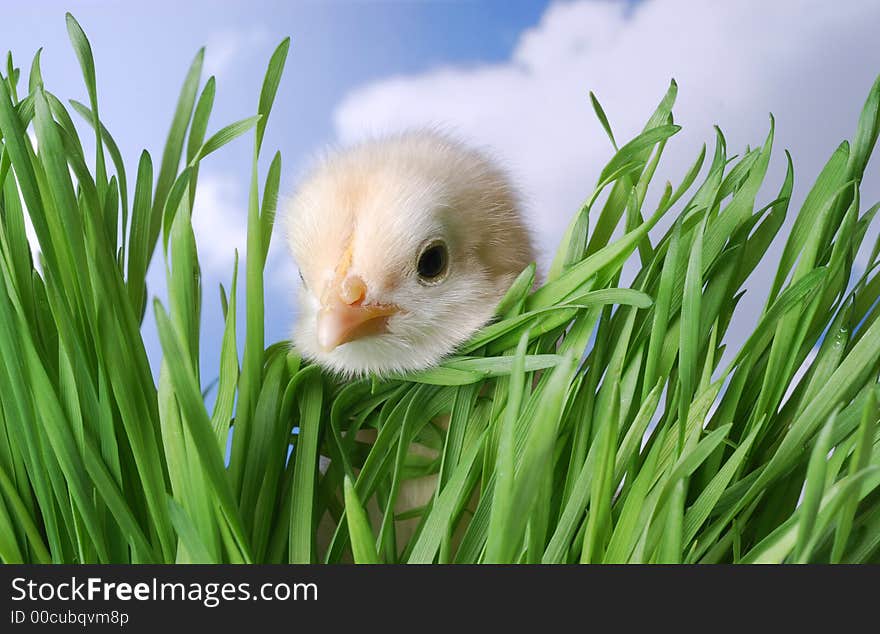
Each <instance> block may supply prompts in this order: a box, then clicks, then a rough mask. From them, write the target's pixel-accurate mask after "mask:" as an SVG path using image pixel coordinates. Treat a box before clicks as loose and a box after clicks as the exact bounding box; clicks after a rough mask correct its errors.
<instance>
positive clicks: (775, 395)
mask: <svg viewBox="0 0 880 634" xmlns="http://www.w3.org/2000/svg"><path fill="white" fill-rule="evenodd" d="M67 23H68V30H69V33H70V39H71V42H72V43H73V48H74V51H75V53H76V55H77V58H78V59H79V62H80V65H81V67H82V71H83V77H84V80H85V84H86V87H87V90H88V95H89V103H88V104H80V103H76V102H70V104H69V109H68V107H67V106H65V105H64V103H62V101H61V100H59V99H58V98H57V97H56V96H54V95H53V94H52V93H51V92H49V91H48V89H47V88H46V87H45V86H44V85H43V80H42V76H41V73H40V63H39V62H40V56H39V53H38V54H37V55H36V57H35V58H34V60H33V62H32V64H31V67H30V72H29V76H28V81H27V82H26V83H25V82H24V80H23V77H22V75H21V72H20V71H19V69H17V68H14V66H13V63H12V59H11V56H10V57H9V61H8V65H7V69H6V71H5V73H4V74H3V75H2V76H0V133H2V146H0V147H2V152H0V185H2V192H0V256H2V257H0V272H2V275H0V358H2V361H0V395H2V401H0V559H2V560H3V561H4V562H22V561H24V562H41V563H45V562H135V563H142V562H175V561H177V562H324V561H326V562H336V561H340V560H343V559H346V558H348V557H352V556H353V558H354V559H355V560H356V561H361V562H375V561H380V562H529V563H532V562H548V563H557V562H590V563H593V562H731V561H732V562H805V561H811V562H872V561H873V562H876V561H880V494H878V491H877V488H878V485H880V445H878V431H880V429H878V424H877V423H878V412H880V410H878V405H877V398H878V390H880V386H878V384H877V380H878V371H880V323H878V320H877V317H878V314H880V304H878V302H877V299H878V296H880V275H878V274H877V263H878V260H880V244H875V245H874V248H873V250H872V251H871V254H870V259H869V262H868V264H867V267H865V269H864V270H862V269H861V268H860V267H856V266H855V258H856V254H857V252H858V251H859V248H860V246H861V244H862V242H863V240H864V238H865V235H866V231H867V229H868V225H869V224H870V222H871V220H872V219H873V217H874V215H875V214H876V212H877V210H878V206H877V205H875V206H873V207H870V208H867V209H866V208H865V206H864V205H863V203H862V202H861V200H860V198H859V183H860V181H861V179H862V176H863V174H864V171H865V166H866V163H867V161H868V158H869V155H870V153H871V151H872V149H873V147H874V145H875V142H876V140H877V136H878V127H880V114H878V107H880V82H878V83H877V84H875V85H874V87H873V88H872V90H871V93H870V95H869V97H868V100H867V102H866V104H865V107H864V110H863V113H862V116H861V118H860V120H859V122H858V127H857V128H856V133H855V136H854V138H853V141H852V143H846V142H844V143H842V144H841V145H840V146H839V147H838V148H837V150H836V151H835V152H834V154H833V155H832V156H831V158H830V159H829V161H828V163H827V164H826V166H825V168H824V169H823V170H822V172H821V174H819V176H818V178H817V179H816V182H815V184H814V185H813V187H812V189H811V190H810V193H809V195H808V196H807V198H806V200H805V201H804V203H803V205H802V207H801V209H800V210H799V211H797V212H796V216H795V220H794V223H793V225H792V229H791V232H790V234H789V235H788V238H787V240H786V242H785V247H784V250H783V251H782V255H781V257H780V258H779V262H778V267H777V271H776V274H775V277H774V280H773V283H772V285H771V287H770V288H769V289H765V290H766V292H767V300H766V306H765V308H764V310H763V312H762V313H761V315H760V319H759V323H758V326H757V327H756V329H755V331H754V332H753V333H752V334H751V336H750V337H749V338H748V339H747V340H746V341H729V342H727V343H725V335H726V333H727V329H728V326H729V324H730V322H731V319H732V317H733V315H734V312H735V311H736V309H737V306H738V305H739V300H740V299H741V298H742V294H743V290H742V287H743V284H744V282H745V280H746V278H748V277H749V275H750V273H751V272H752V271H753V270H754V269H755V267H756V266H757V265H758V263H759V262H760V261H761V260H762V259H766V258H767V257H769V256H768V248H769V246H770V244H771V242H772V241H773V239H774V237H775V236H776V235H777V233H779V231H780V229H781V228H782V227H783V223H784V221H785V218H786V216H787V214H788V212H789V200H790V196H791V192H792V184H793V171H792V165H791V160H790V158H789V161H788V172H787V175H786V177H785V179H784V181H783V183H782V184H781V186H780V187H779V190H778V193H777V194H775V195H773V196H772V200H771V201H770V202H769V203H767V204H763V203H759V202H756V201H757V200H758V194H759V191H761V186H762V184H763V181H764V177H765V173H766V170H767V166H768V162H769V159H770V152H771V148H772V145H773V124H772V120H771V124H770V132H769V134H768V136H767V138H766V141H765V142H764V143H763V145H762V146H760V147H756V148H753V149H747V150H746V152H744V153H743V154H741V155H739V156H729V155H728V151H727V144H726V142H725V139H724V137H723V136H722V134H721V132H720V131H718V133H717V136H716V139H715V143H714V149H713V150H712V151H711V152H710V153H709V154H707V152H706V150H705V148H704V150H703V151H702V152H701V153H700V155H699V156H698V157H697V159H696V161H695V162H694V164H693V167H692V168H691V169H690V170H689V171H688V172H687V174H685V175H684V177H683V178H682V180H681V182H680V183H678V184H677V185H675V186H673V185H671V184H669V183H667V184H666V185H665V187H664V188H663V189H662V195H661V196H660V198H659V204H658V205H657V206H656V208H654V207H653V206H652V207H651V208H648V207H647V205H646V200H647V198H648V196H647V194H648V190H649V186H650V185H651V181H652V178H653V176H654V173H655V170H656V167H657V165H658V162H659V161H660V160H661V157H662V154H663V151H664V148H665V146H666V144H667V143H668V142H670V140H671V139H672V137H673V136H674V135H675V133H676V132H677V131H678V130H679V127H678V126H677V125H674V124H673V120H672V106H673V102H674V100H675V96H676V90H677V88H676V86H675V84H674V83H673V84H672V85H671V86H670V88H669V91H668V92H667V94H666V95H665V97H664V98H663V100H662V101H661V102H660V104H659V105H658V107H657V109H656V111H655V112H654V114H653V115H652V116H651V118H650V120H649V121H648V123H647V124H646V126H645V128H644V131H643V132H642V133H641V134H639V135H638V136H636V137H635V138H634V139H632V140H631V141H629V142H627V143H625V144H622V145H620V146H619V149H617V148H618V145H617V143H616V141H615V139H614V136H613V134H612V131H611V128H610V126H609V125H608V123H607V121H608V119H607V117H606V116H605V114H604V113H603V112H602V110H601V107H600V106H599V104H598V101H596V100H595V99H593V105H594V107H595V109H596V111H597V115H598V118H599V120H600V123H601V124H602V125H603V126H604V128H605V129H606V131H607V133H608V136H609V137H610V139H611V141H612V144H613V145H614V148H615V152H614V154H613V156H612V158H611V159H610V160H609V162H608V164H607V166H606V167H605V169H603V170H602V172H601V174H600V175H599V179H598V184H597V186H596V188H595V190H594V191H593V192H592V193H591V194H590V195H589V198H588V200H587V203H586V204H585V205H584V206H583V208H582V209H581V210H580V211H579V212H578V213H577V214H576V215H575V217H574V219H573V221H572V224H571V226H570V228H569V230H568V231H567V233H566V235H565V238H564V240H563V242H562V244H561V246H560V248H559V252H558V254H557V256H556V258H555V259H554V261H553V264H552V267H551V268H550V270H549V272H548V274H547V276H546V283H545V284H544V285H543V286H541V287H540V288H538V289H537V290H535V291H532V290H531V287H532V281H533V279H534V269H533V268H530V269H528V270H526V271H524V272H523V274H522V275H521V276H520V278H519V279H518V281H517V282H516V283H515V284H514V286H513V288H511V290H510V292H509V293H508V295H507V297H506V298H505V299H504V301H503V302H502V303H501V305H500V306H499V308H498V320H497V321H496V322H495V323H493V324H491V325H490V326H488V327H486V328H484V329H483V330H482V331H481V332H479V333H478V334H476V335H475V336H474V338H473V340H472V341H471V342H470V343H469V344H467V345H466V346H465V347H464V348H463V349H461V350H460V351H459V352H458V354H457V356H455V357H452V358H450V359H448V360H447V361H446V362H445V363H444V364H443V365H442V366H440V367H437V368H434V369H431V370H428V371H425V372H421V373H418V374H415V375H412V376H408V377H401V378H398V379H394V380H386V381H378V380H369V379H368V380H361V381H355V382H350V383H340V382H338V381H337V380H335V379H334V378H332V377H328V376H325V375H323V374H322V373H321V372H320V370H319V369H318V368H317V367H315V366H312V365H308V364H306V363H303V362H302V361H301V359H300V358H299V356H298V355H297V353H296V351H295V350H293V349H291V348H290V347H289V345H288V344H287V343H286V342H280V343H276V344H273V345H270V346H268V347H266V346H265V341H264V332H263V302H264V297H263V267H264V265H265V261H266V253H267V249H268V246H269V241H270V238H271V236H272V229H273V220H274V216H275V207H276V202H277V196H278V187H279V176H280V171H281V161H280V157H279V155H278V154H276V155H275V157H274V160H273V161H272V162H271V166H270V167H269V169H268V173H267V174H266V175H265V178H264V179H263V178H261V174H259V173H258V164H259V161H258V159H259V157H260V154H261V151H262V150H263V141H264V133H265V130H266V125H267V121H268V117H269V114H270V111H271V109H272V102H273V99H274V96H275V92H276V89H277V87H278V84H279V81H280V78H281V73H282V70H283V67H284V63H285V59H286V57H287V52H288V41H287V40H285V41H284V42H282V43H281V45H280V46H279V47H278V49H277V50H276V52H275V54H274V55H273V56H272V58H271V60H270V62H269V66H268V71H267V73H266V78H265V81H264V84H263V89H262V92H261V94H260V97H259V101H258V102H257V108H256V112H255V116H254V117H252V118H249V119H246V120H244V121H241V122H238V123H233V124H231V125H229V126H226V127H222V128H220V129H219V130H218V131H217V132H215V133H213V134H208V128H209V127H213V126H209V117H210V114H211V109H212V105H213V101H214V80H213V78H210V79H208V80H207V81H206V82H205V83H204V84H202V83H201V71H202V52H199V54H198V55H197V56H196V58H195V60H194V61H193V63H192V66H191V67H190V70H189V72H188V74H187V76H186V80H185V82H184V86H183V90H182V91H181V94H180V97H179V100H178V105H177V110H176V113H175V115H174V120H173V122H172V125H171V129H170V132H169V135H168V140H167V143H166V146H165V149H164V152H163V154H162V158H161V161H160V162H159V165H158V168H157V169H155V168H154V164H153V160H152V158H151V156H150V154H149V153H147V152H144V153H143V154H141V156H140V160H139V162H138V165H137V169H136V172H135V173H134V174H127V173H126V171H125V164H124V161H123V159H122V157H121V156H120V152H119V150H118V148H117V146H116V144H115V143H114V141H113V138H112V137H111V136H110V133H109V131H108V130H107V129H106V128H105V127H104V124H103V123H102V121H101V119H100V117H99V107H98V100H97V92H96V88H95V86H96V80H95V65H94V61H93V58H92V53H91V48H90V45H89V42H88V40H87V39H86V37H85V35H84V33H83V31H82V30H81V29H80V27H79V25H78V24H77V23H76V21H75V20H74V19H73V18H72V17H71V16H69V15H68V16H67ZM71 111H73V112H74V113H75V114H76V115H79V118H80V119H81V120H82V124H81V126H80V128H79V129H78V128H77V127H76V126H75V125H74V123H73V120H72V117H71V114H70V112H71ZM28 130H33V133H34V134H35V138H36V144H35V143H33V142H32V140H31V138H30V137H29V135H28ZM80 130H84V131H85V133H88V134H90V135H91V134H94V135H95V140H96V153H95V156H94V157H89V158H86V156H85V155H84V151H83V146H82V142H81V138H80ZM250 131H253V132H254V146H253V167H252V173H251V187H250V196H249V208H248V238H247V258H246V264H245V266H244V271H243V278H244V292H243V293H242V291H241V289H240V283H239V271H238V264H237V259H236V266H235V268H234V269H233V270H232V271H231V284H230V285H229V288H228V292H227V290H225V289H223V288H221V300H222V302H221V303H222V308H223V314H224V318H225V324H226V326H225V332H224V335H223V340H222V342H221V344H220V345H221V363H220V368H219V381H218V385H217V395H216V403H215V405H214V407H213V409H212V410H211V411H209V410H208V408H206V405H205V399H204V398H203V394H202V393H201V391H200V389H201V388H200V386H201V384H202V382H203V381H202V379H203V378H207V379H208V380H210V379H211V378H213V377H203V376H202V373H203V372H213V369H211V370H208V369H205V368H200V367H199V324H200V316H201V310H202V288H201V284H200V278H199V263H198V254H197V250H196V245H195V240H194V235H193V229H192V224H191V213H192V206H193V200H194V197H195V196H196V191H197V185H198V173H199V165H200V163H201V161H202V160H204V159H205V158H206V157H208V155H210V154H211V153H212V152H214V151H216V150H218V149H219V148H220V147H221V146H223V145H224V144H225V143H226V142H228V141H229V140H231V139H232V138H234V137H236V136H239V135H241V134H243V133H247V132H250ZM705 163H708V167H706V166H705ZM129 176H133V178H132V179H131V180H129ZM132 184H133V188H132V187H130V186H131V185H132ZM25 217H27V218H29V219H30V222H31V223H32V224H33V228H34V230H35V233H36V236H37V238H38V241H39V251H38V252H37V251H35V250H32V248H31V245H29V242H28V239H27V236H26V231H25V226H26V224H25ZM664 217H669V218H672V219H674V221H673V222H671V228H670V229H669V230H668V231H667V232H666V233H665V234H664V235H663V236H662V237H661V238H660V239H659V240H657V239H656V236H655V235H654V234H652V233H649V232H650V231H651V229H652V228H654V227H656V226H657V225H658V223H659V222H660V220H661V219H662V218H664ZM618 229H620V230H622V237H620V238H619V239H617V240H615V241H612V240H611V238H612V235H614V233H615V230H618ZM655 233H656V232H655ZM154 251H155V252H157V255H156V257H161V258H162V261H163V263H164V264H165V271H166V276H167V286H168V305H167V306H163V305H161V304H160V303H158V302H151V301H149V300H148V297H149V293H148V289H147V288H146V285H145V274H146V271H147V268H148V265H149V263H150V261H151V258H152V257H153V254H154ZM627 262H635V263H636V266H637V267H638V269H639V270H638V273H637V274H636V275H635V278H634V281H633V282H632V284H631V288H619V285H620V279H621V271H622V269H623V267H624V264H625V263H627ZM752 292H756V290H753V291H752ZM240 302H244V303H245V311H244V312H245V315H246V321H245V323H244V324H241V323H238V322H237V320H236V315H237V310H236V306H237V304H239V303H240ZM146 310H153V311H154V312H155V315H156V321H157V325H158V329H159V334H160V338H161V343H162V349H163V352H164V358H163V362H162V366H161V371H160V374H159V377H158V384H157V383H156V381H154V378H153V376H152V375H151V372H150V367H149V365H148V363H147V355H146V351H145V348H144V343H143V341H142V339H141V336H140V332H139V330H140V324H141V321H142V320H143V317H144V314H145V311H146ZM241 331H243V332H244V333H245V337H244V339H245V342H246V343H245V345H244V350H243V355H242V357H241V358H239V356H238V350H237V345H236V342H237V339H238V336H237V335H238V333H239V332H241ZM727 345H730V346H733V347H734V348H735V349H733V350H731V351H729V352H728V354H727V355H725V354H724V353H725V347H726V346H727ZM722 358H730V359H732V361H730V363H728V364H727V365H725V366H722ZM444 414H449V427H448V430H444V429H443V427H442V426H439V425H437V424H436V419H437V418H438V417H439V416H442V415H444ZM230 426H231V427H232V429H233V434H232V449H231V455H230V456H229V458H228V464H227V460H226V457H225V455H224V452H225V447H226V443H227V437H228V434H229V430H230ZM369 428H373V429H375V430H377V433H376V434H375V442H374V443H373V444H364V443H362V442H360V441H359V440H358V439H357V437H356V436H357V433H356V432H357V431H358V430H365V429H369ZM414 442H415V443H418V444H421V445H423V446H424V447H428V448H432V449H434V450H436V452H437V455H438V458H437V459H426V458H424V452H421V453H420V454H419V455H416V454H415V453H410V452H408V451H407V449H408V448H409V447H410V446H411V444H412V443H414ZM291 446H292V451H291ZM322 455H323V456H327V457H329V458H330V462H329V466H328V467H326V468H325V469H319V456H322ZM432 473H435V474H437V478H438V483H439V485H438V489H437V493H436V495H435V496H434V497H433V499H432V500H431V501H430V502H429V503H428V505H427V506H426V507H425V508H423V509H415V510H413V511H410V512H408V513H407V514H406V516H407V517H410V518H417V520H418V526H419V527H418V529H417V531H416V533H415V536H414V537H413V538H412V540H410V542H409V543H408V544H407V545H406V547H405V548H403V549H402V550H398V548H397V546H396V539H395V526H396V523H395V521H394V520H400V519H402V518H401V517H399V516H398V517H395V516H394V513H393V512H392V510H391V509H392V508H393V507H394V502H395V500H396V497H397V495H398V492H399V490H400V486H401V482H403V481H405V480H406V479H407V478H412V477H418V476H423V475H426V474H432ZM475 493H476V494H478V495H475ZM473 500H478V502H475V503H474V502H473ZM373 503H375V505H376V507H377V508H378V509H379V510H380V513H382V514H383V521H382V522H381V525H380V526H381V528H380V530H378V531H377V532H374V528H375V527H374V526H373V524H372V523H371V521H370V520H369V518H368V516H367V514H366V512H365V510H364V509H365V508H366V506H367V505H368V504H373ZM322 517H324V518H325V523H326V518H327V517H329V518H330V525H331V526H333V527H335V532H333V534H332V539H330V542H329V545H326V546H322V547H320V548H319V547H318V545H317V544H318V542H317V540H316V530H317V524H318V522H319V520H320V519H321V518H322ZM377 533H378V534H377ZM453 535H455V538H453Z"/></svg>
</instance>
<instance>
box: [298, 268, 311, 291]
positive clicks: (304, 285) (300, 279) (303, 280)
mask: <svg viewBox="0 0 880 634" xmlns="http://www.w3.org/2000/svg"><path fill="white" fill-rule="evenodd" d="M297 272H298V273H299V281H300V282H302V285H303V287H304V288H308V287H309V285H308V284H306V278H305V277H303V274H302V271H297Z"/></svg>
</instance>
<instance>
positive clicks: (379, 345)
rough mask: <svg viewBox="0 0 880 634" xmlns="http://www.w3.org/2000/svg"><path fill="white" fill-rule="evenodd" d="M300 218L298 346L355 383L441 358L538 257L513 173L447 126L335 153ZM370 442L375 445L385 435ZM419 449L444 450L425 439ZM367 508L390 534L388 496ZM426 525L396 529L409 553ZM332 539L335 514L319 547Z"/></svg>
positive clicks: (414, 493) (303, 202)
mask: <svg viewBox="0 0 880 634" xmlns="http://www.w3.org/2000/svg"><path fill="white" fill-rule="evenodd" d="M286 223H287V236H288V241H289V244H290V247H291V250H292V252H293V256H294V259H295V260H296V262H297V264H298V266H299V269H300V277H301V278H302V285H301V288H300V291H299V299H300V301H299V315H298V320H297V323H296V325H295V328H294V333H293V341H294V344H295V345H296V347H297V349H298V350H299V352H300V354H302V355H303V356H304V357H306V358H308V359H311V360H312V361H314V362H315V363H318V364H319V365H321V366H322V367H324V368H326V369H328V370H331V371H333V372H337V373H339V374H342V375H344V376H347V377H357V376H363V375H365V374H374V375H380V376H383V375H388V374H392V373H398V372H406V371H413V370H420V369H423V368H427V367H430V366H433V365H435V364H437V363H438V362H440V361H441V360H442V358H443V357H444V356H446V355H448V354H450V353H451V352H453V351H454V350H455V348H456V347H457V346H458V345H460V344H461V343H463V342H464V341H466V340H467V339H468V338H469V337H470V336H471V335H472V334H473V333H474V332H475V331H476V330H477V329H478V328H480V327H481V326H483V325H484V324H485V323H486V322H488V321H489V320H490V319H491V318H492V315H493V312H494V309H495V306H496V305H497V304H498V302H499V301H500V300H501V298H502V297H503V295H504V293H505V292H506V291H507V289H508V288H509V287H510V284H511V283H512V282H513V280H514V279H515V278H516V276H517V275H519V273H520V272H521V271H522V270H523V269H524V268H525V267H526V266H528V264H529V263H531V262H532V261H533V260H534V251H533V248H532V242H531V238H530V234H529V231H528V230H527V228H526V226H525V223H524V222H523V218H522V216H521V214H520V211H519V205H518V201H517V196H516V195H515V193H514V190H513V188H512V187H511V185H510V182H509V181H508V179H507V177H506V175H505V174H504V172H503V171H502V170H501V169H499V167H498V166H497V165H496V164H495V163H494V162H493V161H492V160H491V159H490V158H489V157H488V156H486V155H485V154H483V153H481V152H478V151H476V150H474V149H471V148H468V147H466V146H465V145H463V144H461V143H460V142H458V141H455V140H453V139H451V138H450V137H448V136H446V135H443V134H440V133H438V132H435V131H415V132H409V133H405V134H400V135H397V136H392V137H388V138H384V139H379V140H373V141H368V142H365V143H362V144H360V145H357V146H355V147H352V148H350V149H347V150H342V151H338V152H335V153H332V154H329V155H328V156H326V157H325V158H324V159H323V160H322V161H320V162H319V163H318V165H317V166H316V167H315V168H313V170H312V172H311V173H310V174H309V175H308V176H307V177H306V179H305V180H304V182H303V183H302V184H301V185H300V187H299V189H298V190H297V192H296V193H295V195H294V197H293V198H292V199H291V201H290V204H289V205H288V208H287V217H286ZM438 424H440V425H441V426H443V427H445V426H446V425H448V421H447V420H443V421H439V422H438ZM358 439H359V440H360V441H362V442H373V441H374V440H375V432H373V431H372V430H362V431H361V432H360V433H359V434H358ZM411 451H412V452H415V453H422V454H423V455H430V456H431V457H435V456H434V455H433V454H434V452H433V451H431V450H429V449H427V448H424V447H420V446H417V445H414V446H413V447H411ZM436 481H437V477H436V475H429V476H424V477H420V478H414V479H411V480H406V481H404V482H402V483H401V486H400V489H399V492H398V497H397V501H396V504H395V511H396V513H403V512H405V511H407V510H410V509H413V508H418V507H421V506H424V505H425V504H426V503H427V502H428V500H430V498H431V497H432V495H433V493H434V490H435V488H436ZM367 510H368V512H369V513H370V515H371V517H372V521H373V524H374V527H375V528H378V525H379V522H380V520H381V517H382V514H381V513H380V512H379V509H378V506H377V505H376V503H375V500H371V501H370V502H369V503H368V505H367ZM417 525H418V519H417V518H414V519H409V520H402V521H398V522H396V523H395V533H396V535H397V542H398V547H399V548H402V547H403V545H404V544H405V543H406V542H407V541H408V540H409V539H410V538H411V536H412V534H413V532H414V530H415V528H416V526H417ZM332 534H333V524H332V522H330V518H329V516H325V517H324V518H322V521H321V526H320V527H319V530H318V541H319V543H322V544H327V543H328V542H329V539H330V536H332Z"/></svg>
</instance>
